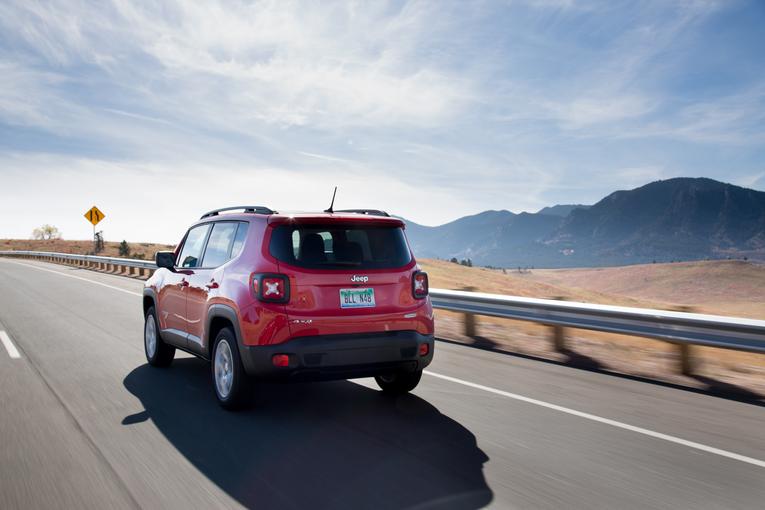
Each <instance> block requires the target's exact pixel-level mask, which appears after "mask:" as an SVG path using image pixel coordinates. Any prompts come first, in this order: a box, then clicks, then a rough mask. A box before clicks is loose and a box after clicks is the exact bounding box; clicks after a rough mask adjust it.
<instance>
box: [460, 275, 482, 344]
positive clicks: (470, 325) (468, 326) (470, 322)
mask: <svg viewBox="0 0 765 510" xmlns="http://www.w3.org/2000/svg"><path fill="white" fill-rule="evenodd" d="M462 290H464V291H467V292H475V287H463V288H462ZM462 320H463V322H464V324H465V336H467V337H470V338H475V337H476V336H478V333H477V332H476V321H475V314H472V313H467V312H465V315H464V317H463V319H462Z"/></svg>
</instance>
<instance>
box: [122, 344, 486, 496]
mask: <svg viewBox="0 0 765 510" xmlns="http://www.w3.org/2000/svg"><path fill="white" fill-rule="evenodd" d="M210 384H211V382H210V379H209V368H208V365H207V364H206V363H204V362H202V361H200V360H196V359H190V358H184V359H177V360H175V362H174V363H173V365H172V367H171V368H169V369H167V370H162V369H156V368H153V367H150V366H149V365H143V366H140V367H138V368H136V369H135V370H133V371H132V372H131V373H130V374H128V376H127V377H126V378H125V380H124V385H125V387H126V388H127V389H128V391H130V392H131V393H132V394H133V395H135V396H136V397H138V398H139V399H140V400H141V402H142V404H143V406H144V409H145V410H144V411H142V412H140V413H136V414H134V415H130V416H127V417H125V419H124V420H123V422H122V423H123V425H125V426H130V425H131V424H133V423H137V422H141V421H145V420H147V419H151V420H152V421H153V422H154V424H155V425H156V426H157V428H158V429H159V430H160V431H161V432H162V433H163V434H164V435H165V436H166V437H167V439H168V440H169V441H170V442H171V443H172V444H173V445H174V446H175V448H177V449H178V450H179V451H180V452H181V453H182V454H183V455H184V456H185V457H186V458H187V459H188V460H189V461H190V462H191V463H192V464H193V465H194V466H195V467H196V468H197V469H198V470H199V471H200V472H201V473H203V474H204V475H205V476H207V477H208V478H209V479H210V480H212V481H213V482H214V483H215V484H217V485H218V487H220V488H221V489H222V490H224V491H225V492H226V493H228V494H229V495H230V496H231V497H233V498H235V499H236V500H237V501H239V502H240V503H241V504H242V505H244V506H246V507H249V508H252V507H258V508H312V509H313V508H353V509H361V508H415V507H416V508H454V509H473V508H481V507H483V506H485V505H487V504H488V503H489V502H491V500H492V498H493V494H492V492H491V490H490V489H489V487H488V485H487V483H486V480H485V478H484V476H483V465H484V463H485V462H486V461H488V457H487V456H486V454H485V453H484V452H483V451H482V450H481V449H480V448H479V447H478V446H477V443H476V438H475V436H474V435H473V434H472V433H471V432H470V431H468V430H467V429H466V428H465V427H463V426H462V425H460V424H459V423H457V422H456V421H454V420H453V419H451V418H449V417H448V416H446V415H444V414H442V413H440V412H439V411H438V409H436V408H435V407H434V406H432V405H431V404H429V403H428V402H426V401H425V400H423V399H421V398H419V397H417V396H416V395H413V394H410V395H405V396H402V397H397V398H389V397H387V396H384V395H383V394H382V393H381V392H379V391H376V390H373V389H369V388H367V387H365V386H362V385H359V384H355V383H353V382H349V381H337V382H328V383H314V384H262V385H259V387H258V389H257V396H256V397H255V398H254V406H253V408H252V409H249V410H247V411H244V412H240V413H229V412H226V411H224V410H222V409H221V408H220V407H219V406H218V404H217V402H216V401H215V397H214V395H213V394H212V388H211V386H210Z"/></svg>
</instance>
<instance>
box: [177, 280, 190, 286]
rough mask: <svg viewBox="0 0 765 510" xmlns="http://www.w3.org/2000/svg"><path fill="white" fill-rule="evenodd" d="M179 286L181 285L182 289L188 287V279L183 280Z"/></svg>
mask: <svg viewBox="0 0 765 510" xmlns="http://www.w3.org/2000/svg"><path fill="white" fill-rule="evenodd" d="M178 285H180V286H181V287H188V286H189V282H187V281H186V279H183V280H181V283H179V284H178Z"/></svg>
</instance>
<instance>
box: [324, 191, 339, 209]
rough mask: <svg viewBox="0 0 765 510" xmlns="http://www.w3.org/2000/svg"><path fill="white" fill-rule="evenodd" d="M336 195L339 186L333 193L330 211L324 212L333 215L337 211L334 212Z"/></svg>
mask: <svg viewBox="0 0 765 510" xmlns="http://www.w3.org/2000/svg"><path fill="white" fill-rule="evenodd" d="M335 195H337V186H335V191H333V192H332V203H331V204H329V209H324V212H328V213H333V212H335V211H333V210H332V207H334V205H335Z"/></svg>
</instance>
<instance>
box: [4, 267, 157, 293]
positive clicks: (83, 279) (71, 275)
mask: <svg viewBox="0 0 765 510" xmlns="http://www.w3.org/2000/svg"><path fill="white" fill-rule="evenodd" d="M6 262H10V263H11V264H18V265H20V266H26V267H31V268H32V269H37V270H38V271H47V272H49V273H53V274H57V275H60V276H65V277H67V278H74V279H75V280H82V281H84V282H88V283H92V284H94V285H100V286H101V287H106V288H108V289H114V290H118V291H120V292H124V293H125V294H130V295H132V296H138V297H141V296H142V295H143V294H139V293H138V292H133V291H130V290H127V289H121V288H119V287H115V286H114V285H107V284H105V283H101V282H97V281H95V280H91V279H89V278H83V277H82V276H74V275H73V274H66V273H62V272H61V271H54V270H52V269H46V268H44V267H37V266H33V265H31V264H24V263H23V262H16V261H12V260H6Z"/></svg>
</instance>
